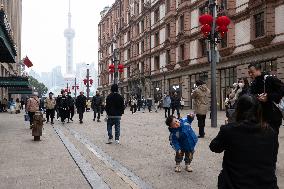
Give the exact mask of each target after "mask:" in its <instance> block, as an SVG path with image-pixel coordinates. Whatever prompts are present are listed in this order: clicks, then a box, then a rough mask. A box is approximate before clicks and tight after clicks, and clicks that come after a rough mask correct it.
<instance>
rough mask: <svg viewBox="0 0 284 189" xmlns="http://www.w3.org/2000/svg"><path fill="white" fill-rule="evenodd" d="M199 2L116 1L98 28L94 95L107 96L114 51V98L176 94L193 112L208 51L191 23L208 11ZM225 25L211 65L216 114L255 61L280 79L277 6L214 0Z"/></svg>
mask: <svg viewBox="0 0 284 189" xmlns="http://www.w3.org/2000/svg"><path fill="white" fill-rule="evenodd" d="M206 2H207V1H205V0H116V1H115V3H114V4H113V5H112V6H111V7H110V8H106V9H105V10H104V11H103V12H102V18H101V21H100V23H99V39H98V40H99V60H98V61H99V64H98V65H99V68H98V70H99V90H101V91H102V93H103V95H105V96H106V95H107V94H108V93H109V90H110V85H111V83H112V82H113V76H112V74H109V72H108V66H109V65H110V64H111V63H112V52H113V49H114V48H118V49H119V52H120V56H119V57H120V58H119V60H120V63H121V64H123V65H124V66H125V69H124V72H123V73H121V74H119V87H120V92H121V94H122V95H123V96H124V98H125V99H128V98H129V96H130V95H132V94H135V95H138V96H142V95H143V96H145V97H149V96H150V97H154V96H161V95H162V94H163V93H172V92H178V94H179V95H180V96H182V97H183V98H184V99H185V105H186V106H189V107H192V100H191V91H192V88H193V87H194V83H195V81H196V80H198V79H201V80H204V81H205V82H206V83H207V84H208V86H209V87H210V78H211V74H210V64H209V63H208V58H207V45H206V41H205V40H204V37H203V35H202V33H201V32H200V25H199V22H198V18H199V16H200V15H202V14H204V13H206V12H207V10H208V9H207V5H206ZM218 4H219V5H221V6H219V7H221V9H220V10H219V12H218V14H225V15H227V16H228V17H229V18H230V19H231V24H230V25H229V32H228V33H227V35H226V37H225V38H224V39H223V40H222V42H221V43H220V45H219V47H218V49H219V54H220V59H219V62H218V63H217V75H216V78H217V83H216V85H217V101H218V108H219V109H224V99H225V97H226V95H227V94H228V93H229V91H230V87H231V86H232V84H233V83H234V82H237V80H238V79H239V78H242V77H248V75H247V66H248V64H249V63H252V62H260V63H261V64H262V65H263V66H262V67H263V69H264V70H265V71H271V72H273V73H275V74H276V75H277V76H278V77H279V78H280V79H282V80H284V19H283V18H284V0H218Z"/></svg>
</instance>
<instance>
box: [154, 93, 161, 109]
mask: <svg viewBox="0 0 284 189" xmlns="http://www.w3.org/2000/svg"><path fill="white" fill-rule="evenodd" d="M159 102H160V100H159V98H158V95H155V97H154V106H155V112H156V113H158V106H159Z"/></svg>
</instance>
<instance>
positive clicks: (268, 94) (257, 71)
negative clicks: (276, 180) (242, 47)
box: [248, 63, 284, 168]
mask: <svg viewBox="0 0 284 189" xmlns="http://www.w3.org/2000/svg"><path fill="white" fill-rule="evenodd" d="M248 72H249V76H250V77H251V79H252V80H253V81H252V83H251V87H250V93H251V94H252V95H254V96H255V97H256V98H257V99H258V100H259V101H260V102H261V105H262V109H263V118H264V121H266V122H267V123H268V124H269V125H270V127H272V128H273V130H274V131H275V133H276V135H277V144H276V145H277V148H276V149H275V154H276V156H275V159H274V164H275V168H276V162H277V154H278V148H279V142H278V135H279V128H280V126H281V125H282V118H283V117H282V114H281V112H280V110H279V109H278V108H277V107H276V105H275V103H276V104H278V103H279V102H280V100H281V99H282V97H283V96H284V84H283V83H282V82H281V81H280V80H279V79H277V78H276V77H275V76H272V75H269V74H268V73H262V72H261V65H260V64H259V63H255V64H250V65H249V66H248Z"/></svg>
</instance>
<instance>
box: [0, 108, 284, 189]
mask: <svg viewBox="0 0 284 189" xmlns="http://www.w3.org/2000/svg"><path fill="white" fill-rule="evenodd" d="M188 112H190V111H189V110H184V111H183V112H182V114H183V115H186V114H187V113H188ZM92 116H93V113H92V112H87V113H85V115H84V124H79V123H78V115H77V114H76V115H75V118H74V122H73V123H69V124H65V125H62V124H61V123H59V122H58V121H56V122H55V125H54V127H52V126H51V125H49V124H48V125H47V124H46V125H45V126H44V128H45V130H44V133H43V137H42V141H40V142H34V141H33V140H32V139H33V137H32V136H31V130H30V129H29V127H28V123H27V122H24V121H23V114H20V115H15V114H13V115H11V114H6V113H4V114H3V113H2V114H0V150H1V152H0V189H13V188H16V189H18V188H20V189H21V188H25V189H34V188H35V189H38V188H42V189H45V188H46V189H49V188H58V189H65V188H66V189H69V188H71V189H73V188H80V189H81V188H82V189H85V188H92V187H93V188H112V189H131V188H132V189H133V188H135V189H144V188H145V189H148V188H158V189H159V188H161V189H168V188H171V189H172V188H179V189H187V188H191V189H214V188H216V185H217V177H218V174H219V172H220V169H221V164H222V157H223V154H215V153H212V152H211V151H210V150H209V148H208V145H209V143H210V141H211V140H212V139H213V138H214V137H215V136H216V134H217V132H218V131H219V128H211V127H210V119H208V118H207V119H206V126H207V127H206V130H205V132H206V137H205V138H204V139H202V140H199V142H198V146H197V148H196V153H195V155H194V159H193V162H192V167H193V169H194V172H193V173H187V172H185V171H184V170H183V172H182V173H181V174H178V173H175V172H174V164H175V163H174V152H173V150H172V149H171V147H170V145H169V141H168V136H169V133H168V129H167V127H166V126H165V124H164V118H163V112H162V111H160V112H159V113H154V112H153V113H148V112H146V113H141V112H137V113H136V114H134V115H131V113H130V111H129V110H126V112H125V115H124V116H123V118H122V121H121V144H120V145H115V144H112V145H108V144H106V140H107V134H106V123H105V122H101V123H97V122H93V121H92ZM102 118H104V117H102ZM224 119H225V115H224V113H223V112H218V126H220V125H221V124H223V123H224ZM193 128H194V129H195V130H196V129H197V121H194V122H193ZM59 136H60V137H59ZM63 143H64V144H63ZM283 145H284V128H283V127H282V128H281V130H280V151H279V156H278V159H279V162H278V164H277V167H278V169H277V176H278V185H279V188H284V163H283V161H281V160H282V159H284V147H283ZM66 148H67V149H68V150H67V149H66ZM89 183H90V184H89Z"/></svg>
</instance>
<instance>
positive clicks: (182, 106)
mask: <svg viewBox="0 0 284 189" xmlns="http://www.w3.org/2000/svg"><path fill="white" fill-rule="evenodd" d="M183 108H184V98H183V97H181V98H180V109H181V110H183Z"/></svg>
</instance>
